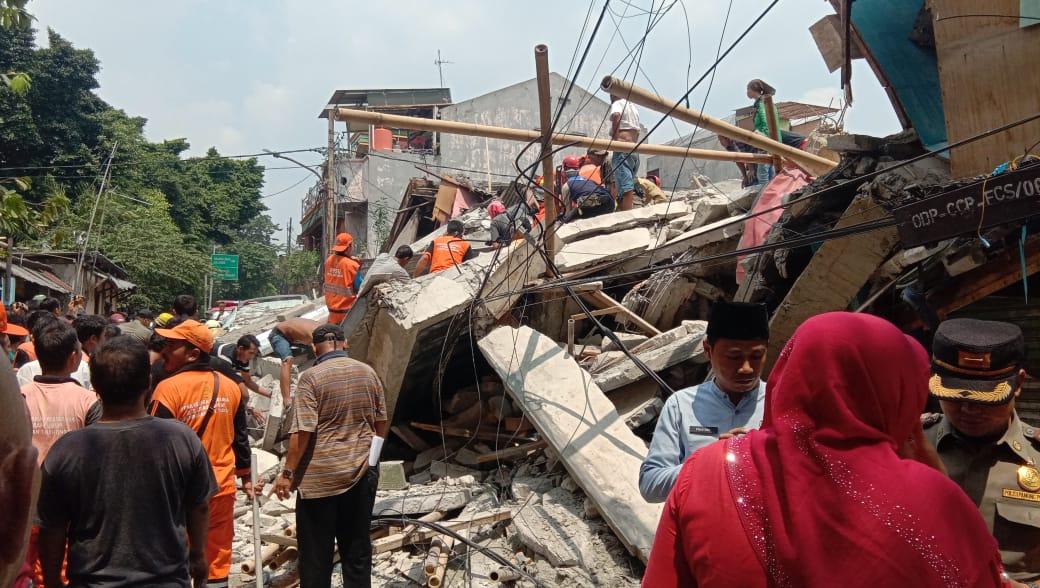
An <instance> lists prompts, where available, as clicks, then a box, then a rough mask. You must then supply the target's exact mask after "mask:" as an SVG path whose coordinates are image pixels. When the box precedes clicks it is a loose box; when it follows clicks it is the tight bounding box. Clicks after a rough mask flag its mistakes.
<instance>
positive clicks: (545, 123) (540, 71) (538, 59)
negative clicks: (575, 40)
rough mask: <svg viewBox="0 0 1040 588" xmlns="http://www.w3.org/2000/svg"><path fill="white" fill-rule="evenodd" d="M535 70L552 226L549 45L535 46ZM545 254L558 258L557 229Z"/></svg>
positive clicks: (547, 205)
mask: <svg viewBox="0 0 1040 588" xmlns="http://www.w3.org/2000/svg"><path fill="white" fill-rule="evenodd" d="M534 70H535V75H536V79H537V80H538V117H539V122H540V126H541V129H540V130H541V131H542V151H541V154H540V157H541V159H542V185H543V186H545V187H546V188H548V190H546V191H545V194H546V197H545V226H547V227H551V226H553V225H554V224H555V223H556V199H555V198H553V197H552V196H550V195H549V193H550V192H551V191H552V188H553V186H555V185H556V184H555V182H554V180H553V157H552V153H551V152H552V136H551V133H550V132H549V129H550V127H552V104H551V102H550V100H549V98H550V93H549V47H547V46H545V45H535V48H534ZM545 254H546V255H547V256H548V257H549V261H553V260H554V259H556V231H549V232H548V233H546V235H545Z"/></svg>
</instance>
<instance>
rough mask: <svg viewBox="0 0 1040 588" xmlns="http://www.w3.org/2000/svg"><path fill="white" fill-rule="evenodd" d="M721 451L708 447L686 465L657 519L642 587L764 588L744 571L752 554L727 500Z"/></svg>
mask: <svg viewBox="0 0 1040 588" xmlns="http://www.w3.org/2000/svg"><path fill="white" fill-rule="evenodd" d="M724 451H725V445H724V444H723V443H713V444H711V445H709V446H707V447H705V448H704V449H701V450H700V451H698V452H696V453H694V454H693V456H691V457H690V459H689V460H688V461H687V462H686V466H684V467H683V469H682V472H681V473H680V474H679V477H678V479H676V481H675V486H674V487H673V489H672V492H671V493H670V494H669V495H668V501H667V502H665V505H664V512H662V513H661V523H660V524H659V525H658V526H657V534H656V535H654V546H653V548H652V549H651V550H650V561H649V562H647V566H646V573H645V574H644V575H643V586H646V587H647V588H656V587H658V586H682V587H684V588H688V587H693V586H696V587H697V588H732V587H733V586H740V587H741V588H765V586H766V583H765V576H764V575H762V574H761V573H759V572H758V571H757V570H754V569H752V570H751V571H752V572H754V573H749V570H748V567H749V564H753V562H754V561H755V559H756V558H755V552H754V551H752V549H751V544H750V543H748V539H747V536H746V535H745V534H744V529H743V528H742V527H741V526H740V523H739V522H738V521H739V520H740V519H739V515H738V514H737V509H736V505H735V504H734V503H733V501H732V500H730V491H729V480H728V479H727V478H726V470H725V468H723V467H722V465H723V463H725V459H724ZM694 464H696V465H694Z"/></svg>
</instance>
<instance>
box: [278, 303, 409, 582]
mask: <svg viewBox="0 0 1040 588" xmlns="http://www.w3.org/2000/svg"><path fill="white" fill-rule="evenodd" d="M312 341H313V345H314V354H315V356H317V358H318V359H317V361H315V363H314V367H312V368H310V369H308V370H307V371H305V372H303V374H302V375H301V376H300V380H299V383H298V384H297V386H296V396H295V397H294V398H293V407H294V415H293V417H292V418H293V420H292V423H291V425H290V430H289V432H290V433H291V437H290V438H289V452H288V453H287V454H286V456H285V469H283V470H282V473H281V475H280V476H279V477H278V481H277V483H276V484H275V487H274V493H275V494H277V495H278V497H279V498H283V499H284V498H288V497H289V494H290V492H291V491H292V490H293V489H296V490H297V491H298V493H299V495H298V496H297V500H296V529H297V532H298V533H299V535H298V541H299V550H300V560H299V561H300V563H299V571H300V581H301V583H302V585H303V586H306V587H308V588H325V587H327V586H329V585H330V583H331V580H332V565H333V564H332V555H333V544H334V543H335V544H336V545H337V546H338V547H339V554H340V561H341V562H342V564H343V585H344V586H369V585H370V576H371V573H372V543H371V540H370V539H369V529H368V526H369V523H370V521H371V518H372V505H373V504H374V503H375V498H376V486H377V485H378V483H379V468H378V465H379V452H380V450H381V449H382V446H383V438H384V437H386V432H387V429H388V427H389V423H388V422H387V418H386V416H387V415H386V402H385V399H384V397H383V385H382V383H381V382H380V381H379V377H378V376H376V373H375V372H374V371H373V370H372V368H370V367H368V366H367V365H365V364H363V363H361V362H359V361H355V360H353V359H350V358H348V357H347V353H346V351H345V349H346V337H345V336H344V334H343V329H342V328H341V327H340V326H339V325H334V324H327V325H322V326H320V327H318V328H317V329H315V330H314V332H313V334H312Z"/></svg>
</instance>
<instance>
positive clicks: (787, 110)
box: [736, 102, 838, 120]
mask: <svg viewBox="0 0 1040 588" xmlns="http://www.w3.org/2000/svg"><path fill="white" fill-rule="evenodd" d="M776 108H777V110H779V111H780V118H782V119H786V120H798V119H802V118H810V117H814V116H823V115H825V114H831V113H834V112H838V109H837V108H831V107H829V106H818V105H816V104H805V103H804V102H781V103H779V104H777V105H776ZM754 113H755V107H754V106H745V107H744V108H738V109H737V111H736V114H737V118H744V117H748V116H751V115H752V114H754Z"/></svg>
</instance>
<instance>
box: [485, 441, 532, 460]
mask: <svg viewBox="0 0 1040 588" xmlns="http://www.w3.org/2000/svg"><path fill="white" fill-rule="evenodd" d="M547 445H548V444H547V443H546V442H545V441H535V442H534V443H524V444H523V445H517V446H515V447H507V448H505V449H499V450H498V451H495V452H494V453H485V454H484V455H481V456H480V457H478V458H477V463H478V464H481V463H490V462H494V461H499V460H506V459H514V458H517V457H526V456H527V454H529V453H531V452H532V451H538V450H540V449H545V447H546V446H547Z"/></svg>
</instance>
